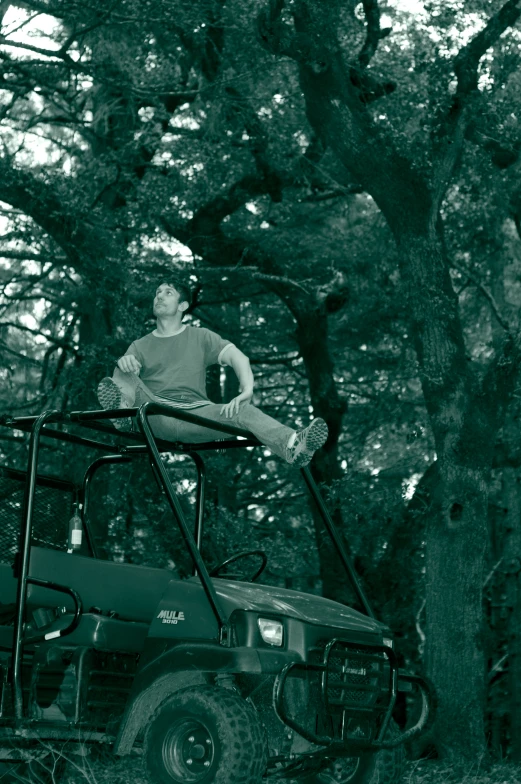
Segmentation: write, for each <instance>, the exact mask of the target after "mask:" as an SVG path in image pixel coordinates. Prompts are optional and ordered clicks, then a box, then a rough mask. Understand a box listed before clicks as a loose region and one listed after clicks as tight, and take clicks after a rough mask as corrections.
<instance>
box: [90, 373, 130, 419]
mask: <svg viewBox="0 0 521 784" xmlns="http://www.w3.org/2000/svg"><path fill="white" fill-rule="evenodd" d="M97 392H98V400H99V402H100V403H101V407H102V408H104V409H105V410H106V411H107V410H110V409H114V410H115V409H117V408H125V407H126V406H123V405H122V403H123V396H122V394H121V390H120V388H119V387H118V385H117V384H115V383H114V381H113V380H112V379H111V378H103V379H102V380H101V381H100V383H99V384H98V390H97ZM110 421H111V422H112V424H113V425H114V427H115V428H116V429H117V430H122V431H125V432H128V431H129V430H132V423H131V422H129V421H128V419H111V420H110Z"/></svg>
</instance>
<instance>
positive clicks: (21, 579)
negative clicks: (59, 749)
mask: <svg viewBox="0 0 521 784" xmlns="http://www.w3.org/2000/svg"><path fill="white" fill-rule="evenodd" d="M62 419H63V416H62V414H60V412H59V411H44V413H43V414H40V416H39V417H37V418H36V420H35V421H34V424H33V427H32V431H31V437H30V440H29V457H28V469H27V481H26V485H25V492H24V502H23V513H22V525H21V529H20V547H19V552H18V569H17V571H18V575H17V576H18V585H17V587H16V614H15V619H14V629H13V638H14V650H13V662H12V680H13V704H14V715H15V719H16V721H17V722H19V721H21V720H22V719H23V695H22V652H23V645H24V639H23V637H24V631H25V607H26V603H27V585H28V582H29V558H30V554H31V532H32V524H33V512H34V491H35V487H36V473H37V471H36V469H37V466H38V452H39V447H40V432H41V430H42V428H43V426H44V424H45V423H46V422H50V421H51V420H54V421H55V422H59V421H61V420H62Z"/></svg>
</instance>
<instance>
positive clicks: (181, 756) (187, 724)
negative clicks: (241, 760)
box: [163, 719, 215, 782]
mask: <svg viewBox="0 0 521 784" xmlns="http://www.w3.org/2000/svg"><path fill="white" fill-rule="evenodd" d="M214 756H215V747H214V743H213V738H212V735H211V733H210V732H209V730H208V728H207V727H206V726H205V725H204V724H203V723H202V722H199V721H194V720H193V719H180V720H179V721H177V722H176V723H175V724H173V725H172V727H170V729H169V731H168V733H167V735H166V737H165V739H164V742H163V765H164V767H165V770H166V771H167V773H168V775H169V776H171V778H173V779H174V781H180V782H197V781H203V780H204V779H205V778H206V776H208V774H209V773H210V771H211V770H212V765H213V761H214Z"/></svg>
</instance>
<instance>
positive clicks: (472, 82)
mask: <svg viewBox="0 0 521 784" xmlns="http://www.w3.org/2000/svg"><path fill="white" fill-rule="evenodd" d="M520 5H521V0H508V2H506V3H505V4H504V5H503V6H502V7H501V8H500V9H499V11H498V12H497V13H496V14H494V15H493V16H492V17H491V18H490V19H489V21H488V22H487V24H486V25H485V27H484V28H483V30H481V31H480V32H479V33H477V35H475V36H474V38H472V39H471V40H470V41H469V43H468V44H466V45H465V46H464V47H462V49H460V51H459V52H458V54H457V55H456V57H455V58H454V72H455V74H456V78H457V87H456V92H455V94H454V96H453V99H452V101H451V106H450V108H449V111H448V113H447V115H446V116H445V118H444V119H443V120H442V122H441V124H440V125H439V127H438V128H437V129H436V135H437V138H436V137H435V138H434V159H435V164H436V165H435V168H434V171H435V173H434V177H433V196H434V207H435V209H436V212H437V211H438V209H439V207H440V205H441V201H442V199H443V198H444V196H445V192H446V189H447V187H448V184H449V182H450V179H451V177H452V175H453V173H454V170H455V168H456V166H457V165H458V163H459V160H460V157H461V152H462V150H463V143H464V139H465V136H466V133H467V127H468V125H469V121H470V118H469V111H468V109H469V105H470V102H471V100H472V98H473V96H474V95H475V94H476V92H477V90H478V69H479V63H480V61H481V58H482V57H483V55H484V54H485V52H486V51H487V50H488V49H490V47H491V46H493V45H494V44H495V43H496V42H497V41H498V39H499V37H500V36H501V34H502V33H504V32H505V30H506V29H507V28H508V27H512V25H514V24H515V23H516V22H517V20H518V19H519V16H520V15H521V8H520V7H519V6H520Z"/></svg>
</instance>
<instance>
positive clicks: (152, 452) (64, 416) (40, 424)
mask: <svg viewBox="0 0 521 784" xmlns="http://www.w3.org/2000/svg"><path fill="white" fill-rule="evenodd" d="M150 414H161V415H163V416H167V417H171V418H173V419H180V420H181V421H186V422H191V423H193V424H197V425H200V426H201V427H206V428H210V429H212V430H220V431H222V432H223V433H224V434H227V435H231V436H235V437H237V436H240V437H241V438H242V439H244V440H241V441H237V440H230V439H228V440H226V439H225V440H223V441H222V442H218V443H216V442H215V441H214V442H205V443H200V444H181V443H172V442H165V441H163V440H161V439H157V441H156V439H155V438H154V436H153V434H152V431H151V429H150V425H149V423H148V416H149V415H150ZM134 416H136V417H137V421H138V425H139V429H140V430H141V433H142V434H143V436H144V440H145V444H143V443H142V442H141V443H136V444H135V446H133V445H129V444H128V443H127V444H121V442H120V441H118V442H116V443H115V444H114V442H112V444H107V443H105V442H102V441H94V440H92V439H88V438H85V437H82V436H79V435H77V434H74V433H67V432H64V431H62V430H55V429H51V428H49V427H47V426H46V425H45V423H46V422H48V421H51V420H54V421H55V422H70V423H77V424H79V425H83V426H84V427H87V428H90V429H92V430H99V431H101V432H103V433H106V434H107V433H109V432H110V434H111V435H112V436H114V435H115V434H114V433H113V431H111V430H109V428H107V427H105V425H104V424H103V420H105V419H107V420H108V419H113V418H123V417H127V418H128V417H134ZM42 417H43V419H42ZM0 424H3V425H6V426H8V427H13V428H16V429H20V430H25V431H26V432H27V431H29V430H32V436H31V438H33V435H34V433H35V428H37V430H38V436H37V439H36V440H38V438H39V435H40V432H41V434H42V435H45V436H47V437H49V438H54V439H58V440H63V441H69V442H71V443H76V444H81V445H83V446H88V447H92V448H96V449H100V450H102V451H105V452H112V453H113V452H114V450H117V451H118V452H119V454H121V455H131V454H134V453H136V454H137V453H147V452H148V454H149V458H150V461H151V465H152V467H153V468H154V470H155V472H156V476H157V478H158V479H159V482H160V484H161V486H162V488H163V489H164V491H165V493H166V495H167V499H168V502H169V505H170V507H171V508H172V511H173V513H174V516H175V517H176V520H177V522H178V524H179V526H180V530H181V533H182V535H183V538H184V539H185V543H186V545H187V547H188V550H189V552H190V556H191V558H192V562H193V564H194V573H197V572H198V573H199V575H200V577H201V581H202V584H203V588H204V590H205V592H206V594H207V597H208V600H209V602H210V605H211V607H212V610H213V612H214V614H215V616H216V618H217V620H218V624H219V626H220V628H221V636H224V634H223V633H224V632H225V626H226V624H225V618H224V614H223V613H222V611H221V610H220V609H219V607H218V600H217V596H216V594H215V590H214V588H213V584H212V583H211V580H210V577H209V574H208V570H207V569H206V566H205V564H204V562H203V561H202V559H201V556H200V553H199V550H198V545H200V540H201V536H202V515H203V508H202V507H203V499H204V469H203V468H202V466H203V462H202V459H201V457H200V456H199V455H198V454H197V453H198V452H199V451H204V450H215V449H223V448H226V449H228V448H239V447H246V446H258V445H259V444H260V442H259V441H258V440H257V439H256V438H254V437H252V434H251V433H249V432H248V431H245V430H242V429H240V428H238V427H234V426H233V425H230V424H221V423H220V422H211V423H208V420H205V419H203V418H201V417H199V416H197V415H196V414H193V413H191V412H189V411H185V410H181V409H173V408H172V407H171V406H167V405H162V404H159V403H151V402H149V403H145V404H143V405H142V406H141V407H140V408H139V409H138V408H132V409H124V410H120V409H117V410H116V409H115V410H114V411H112V410H110V411H108V410H98V411H71V412H63V413H60V412H57V411H54V412H53V411H49V412H45V413H44V414H42V415H41V417H11V416H3V417H2V418H1V420H0ZM117 435H118V437H119V438H121V437H125V438H127V439H129V440H130V441H131V442H138V441H139V440H140V437H139V435H138V434H137V433H124V434H119V433H118V434H117ZM159 450H161V451H168V452H178V453H180V454H189V455H190V456H191V457H192V459H194V461H195V462H196V466H197V470H198V473H199V483H198V484H199V485H200V486H199V487H198V496H197V500H196V529H195V534H196V536H195V538H194V536H193V535H192V533H191V532H190V530H189V528H188V525H187V522H186V519H185V517H184V515H183V512H182V510H181V508H180V505H179V501H178V499H177V496H176V494H175V491H174V489H173V488H172V485H171V482H170V479H169V477H168V474H167V472H166V470H165V468H164V466H163V463H162V461H161V458H160V452H159ZM30 455H31V453H30ZM30 462H31V458H30ZM301 473H302V475H303V477H304V480H305V482H306V484H307V486H308V489H309V490H310V492H311V495H312V497H313V498H314V500H315V502H316V504H317V508H318V511H319V513H320V515H321V517H322V519H323V521H324V524H325V527H326V530H327V532H328V534H329V536H330V538H331V539H332V541H333V544H334V546H335V548H336V550H337V552H338V554H339V556H340V559H341V561H342V564H343V566H344V569H345V571H346V574H347V576H348V578H349V581H350V583H351V585H352V587H353V589H354V591H355V593H356V595H357V597H358V599H359V601H360V604H361V606H362V607H363V609H364V611H365V612H366V613H367V615H369V616H370V617H374V613H373V611H372V609H371V606H370V604H369V601H368V599H367V597H366V595H365V593H364V591H363V589H362V586H361V585H360V583H359V582H358V577H357V575H356V572H355V570H354V567H353V565H352V563H351V560H350V558H349V556H348V554H347V552H346V550H345V547H344V545H343V542H342V540H341V538H340V536H339V534H338V531H337V530H336V527H335V524H334V522H333V520H332V518H331V516H330V514H329V511H328V509H327V507H326V505H325V503H324V500H323V498H322V496H321V494H320V491H319V489H318V487H317V485H316V482H315V480H314V479H313V476H312V475H311V472H310V470H309V468H307V467H306V468H302V469H301ZM29 485H30V488H31V489H30V494H31V496H32V495H33V494H34V480H32V483H31V482H29V484H28V487H26V491H27V490H28V488H29ZM176 507H177V511H176ZM26 522H27V520H26ZM22 526H23V524H22Z"/></svg>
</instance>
